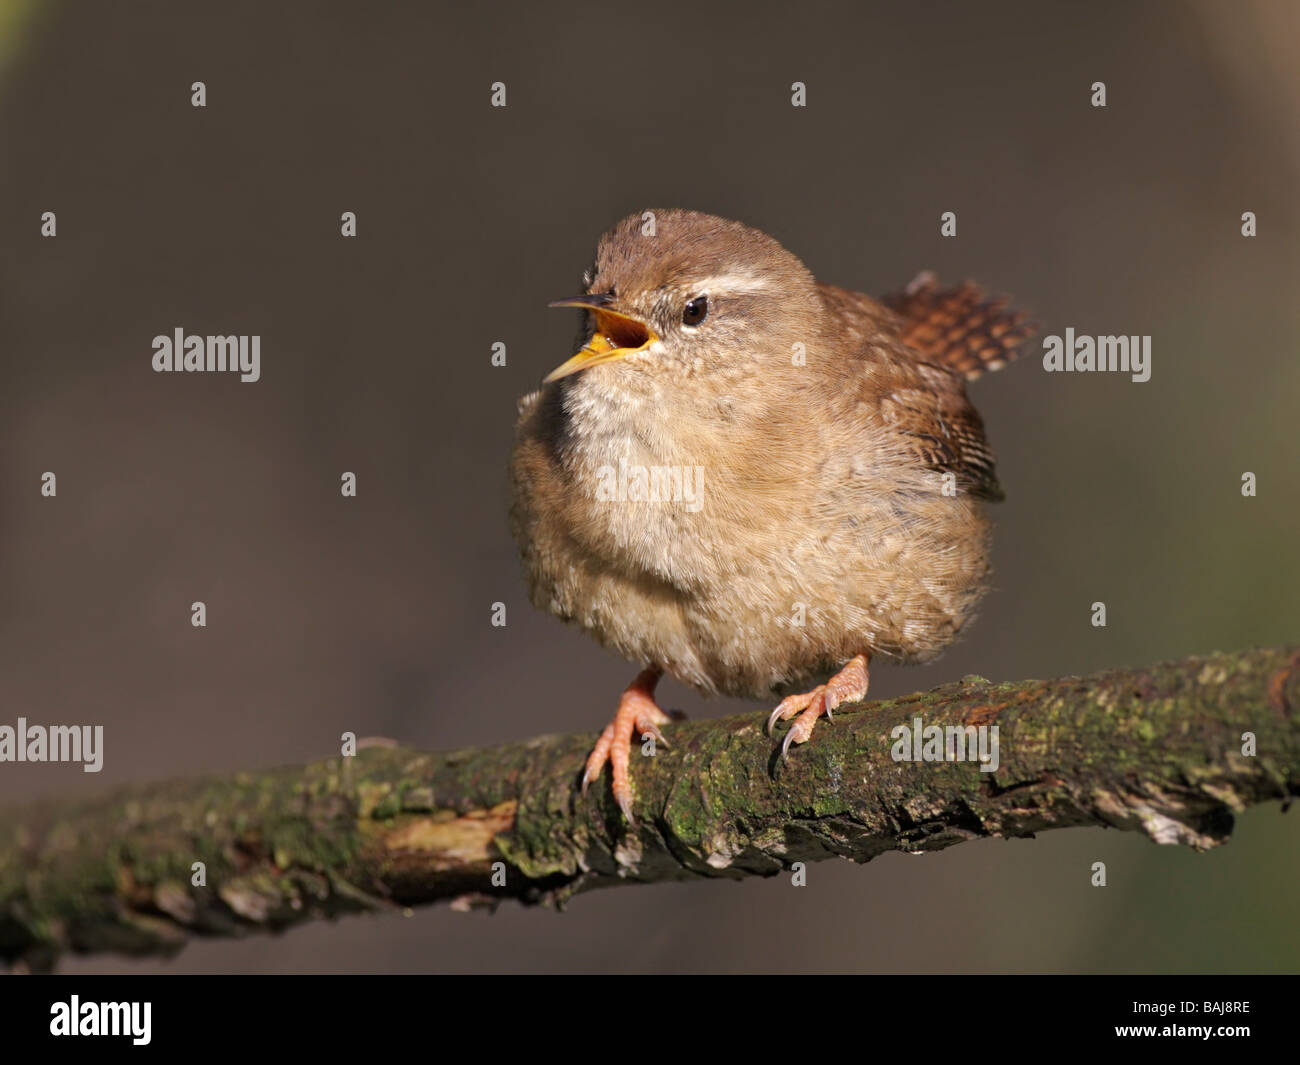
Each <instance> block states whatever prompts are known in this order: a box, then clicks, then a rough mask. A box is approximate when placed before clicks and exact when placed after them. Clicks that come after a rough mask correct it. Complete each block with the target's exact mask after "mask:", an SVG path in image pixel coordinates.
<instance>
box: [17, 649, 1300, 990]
mask: <svg viewBox="0 0 1300 1065" xmlns="http://www.w3.org/2000/svg"><path fill="white" fill-rule="evenodd" d="M1298 710H1300V651H1297V650H1295V649H1292V648H1287V649H1270V650H1253V651H1244V652H1241V653H1238V654H1216V655H1212V656H1210V657H1207V658H1191V659H1187V660H1186V661H1183V662H1178V663H1174V664H1168V665H1160V666H1154V667H1152V668H1149V669H1136V670H1115V671H1112V672H1107V673H1101V674H1097V675H1095V676H1092V677H1087V678H1082V679H1080V678H1074V677H1066V678H1062V679H1060V680H1054V681H1034V680H1030V681H1021V682H1018V683H1011V684H992V683H990V682H988V681H986V680H983V679H981V678H978V677H968V678H966V679H965V680H963V681H962V682H960V683H958V684H950V685H946V686H944V687H942V688H936V689H935V690H933V691H930V692H926V693H918V694H915V695H910V696H907V697H905V698H902V699H894V700H890V701H887V702H874V703H866V704H863V705H862V706H861V707H860V708H850V707H846V708H842V709H841V711H840V712H839V713H837V714H836V717H835V721H834V723H827V722H823V723H822V724H821V725H820V726H819V727H818V729H817V731H816V733H815V734H814V736H813V739H812V740H811V742H809V743H808V744H805V745H803V746H800V747H797V748H795V749H794V750H793V751H792V753H791V758H790V762H789V764H788V765H781V763H780V760H779V757H778V756H777V754H776V751H777V745H776V744H775V743H774V742H773V740H772V739H771V738H769V737H767V736H765V735H764V734H763V731H762V724H763V717H762V715H761V714H759V713H750V714H743V715H739V716H736V717H729V718H724V719H721V720H714V721H699V722H687V723H682V724H678V725H675V726H672V727H671V728H670V730H669V731H668V739H669V741H670V742H671V743H672V747H671V749H669V750H664V749H662V748H661V749H660V750H659V751H658V753H657V754H656V755H655V756H654V757H652V758H651V757H645V758H642V757H636V756H635V755H636V752H635V751H634V759H633V761H634V764H633V768H632V779H633V784H634V788H635V791H636V804H635V812H636V816H637V825H636V827H635V828H632V829H628V828H627V827H626V826H625V825H624V824H623V823H622V819H621V816H620V815H619V813H618V809H617V807H616V806H615V805H614V802H613V799H612V797H611V796H610V791H609V782H608V776H607V775H606V776H604V777H602V778H601V780H600V781H599V782H598V783H597V784H596V785H593V787H592V789H591V794H590V795H589V796H587V797H585V798H584V797H582V796H581V795H580V794H579V792H578V790H577V786H576V785H577V780H578V776H579V773H580V772H581V768H582V764H583V759H584V758H585V756H586V754H587V752H588V750H589V749H590V747H591V745H592V743H593V741H594V736H592V735H577V736H544V737H541V738H539V739H535V740H530V741H527V742H523V743H512V744H506V745H503V746H500V747H494V748H488V749H482V750H461V751H451V752H446V753H442V754H429V753H423V752H419V751H412V750H404V749H399V748H388V749H386V748H383V747H371V748H368V749H365V750H362V751H361V752H359V753H358V754H357V755H356V757H353V758H334V759H330V760H328V761H324V762H317V763H314V764H311V765H307V766H294V767H291V768H284V769H276V770H270V771H257V772H251V773H239V774H235V775H233V776H230V777H221V778H206V779H197V780H186V781H177V782H171V783H162V784H148V785H142V786H136V787H132V788H129V789H126V790H123V791H120V792H118V793H116V794H114V795H111V796H109V797H108V798H105V799H99V800H95V801H76V802H69V801H56V802H51V803H46V804H43V805H41V806H38V807H34V808H28V809H26V810H13V809H10V810H7V811H5V812H4V813H3V814H0V956H3V957H4V958H6V959H7V960H10V961H18V962H19V963H20V964H22V965H24V966H27V967H32V968H46V967H49V966H52V965H53V963H54V962H55V960H56V959H57V957H58V955H59V954H60V953H62V952H64V951H67V950H73V951H78V952H96V951H121V952H126V953H131V954H150V953H171V952H174V951H176V950H178V949H179V948H180V947H181V946H182V945H183V944H184V943H185V942H186V940H187V939H188V937H189V936H190V935H219V936H221V935H239V934H243V933H246V932H250V931H265V930H274V929H280V928H284V927H286V926H288V925H292V924H295V923H297V922H299V921H304V920H309V919H313V918H319V917H329V916H335V915H338V914H342V913H349V912H355V911H360V910H383V909H388V908H392V907H404V906H410V905H415V904H419V903H427V902H433V901H436V900H440V899H443V900H445V899H454V900H457V901H458V903H459V904H461V905H472V904H476V903H487V904H492V903H495V902H496V901H499V900H501V899H504V898H515V899H520V900H522V901H525V902H548V903H562V902H563V901H564V900H565V899H567V898H569V897H570V896H572V895H574V894H576V893H577V892H580V891H586V890H589V889H591V888H595V887H603V886H608V885H612V884H630V883H655V882H659V881H665V880H689V879H696V878H705V877H732V878H739V877H744V876H755V875H757V876H763V875H772V874H775V873H777V872H779V871H781V870H783V869H788V868H789V867H790V866H791V865H792V864H793V863H795V862H813V861H820V860H821V859H823V858H829V857H832V856H835V855H839V856H842V857H845V858H850V859H852V860H853V861H857V862H865V861H869V860H870V859H871V858H873V857H875V856H876V855H877V854H880V853H882V852H883V851H888V850H898V849H902V850H908V851H924V850H937V849H940V848H942V847H947V846H949V845H951V844H953V843H959V842H961V841H963V840H967V839H974V838H978V837H984V836H1028V835H1031V834H1033V833H1035V832H1041V831H1043V830H1045V829H1049V828H1066V827H1070V826H1073V825H1108V826H1111V827H1114V828H1120V829H1127V830H1137V831H1141V832H1145V833H1146V834H1147V835H1148V836H1150V837H1151V838H1152V839H1154V840H1155V841H1157V842H1159V843H1183V844H1187V845H1190V846H1193V847H1196V848H1197V849H1204V848H1207V847H1211V846H1214V845H1215V844H1218V843H1221V842H1223V841H1224V840H1225V839H1226V838H1227V837H1228V834H1229V832H1230V831H1231V829H1232V823H1233V814H1235V813H1237V812H1240V811H1241V810H1244V809H1245V808H1246V807H1247V806H1250V805H1252V804H1255V803H1260V802H1264V801H1267V800H1270V799H1278V798H1283V799H1285V798H1287V797H1288V796H1291V795H1295V794H1300V713H1298V712H1297V711H1298ZM916 718H920V719H921V722H922V725H923V726H929V725H939V726H944V727H946V726H963V727H964V726H976V727H978V726H987V727H988V728H989V729H992V727H993V726H996V728H997V733H996V736H997V741H998V747H997V768H996V771H994V772H982V771H981V769H980V766H979V764H978V763H977V762H974V761H971V760H970V758H972V757H974V755H973V753H970V752H967V754H968V757H967V760H965V761H949V760H944V761H933V760H928V761H927V760H920V761H917V760H911V761H897V760H895V758H894V757H893V754H894V753H898V750H899V749H898V743H899V742H900V739H899V737H900V736H901V734H899V733H893V730H894V729H895V728H896V727H897V726H903V727H904V729H905V731H906V732H907V733H908V735H909V737H910V735H911V733H912V727H913V724H914V721H915V719H916ZM1245 733H1251V734H1253V737H1254V744H1255V751H1256V752H1257V753H1256V754H1254V755H1251V754H1249V753H1245V754H1244V753H1243V743H1246V742H1248V740H1243V734H1245ZM953 735H954V738H955V737H956V732H955V730H954V734H953ZM966 735H968V734H967V733H965V732H963V733H962V738H963V739H964V738H965V737H966ZM969 735H971V736H972V739H973V735H974V734H969ZM993 735H995V734H994V733H992V732H991V731H989V732H986V733H985V738H986V740H987V739H991V737H992V736H993ZM1247 750H1248V748H1247ZM904 753H906V752H904ZM911 753H913V754H915V753H916V752H911ZM931 753H934V751H933V748H932V750H931ZM953 753H954V754H955V753H960V752H959V751H958V750H957V749H955V748H954V752H953ZM988 753H990V754H992V750H991V749H989V751H988ZM195 862H202V863H203V864H204V873H205V879H206V883H205V884H203V885H198V886H196V885H195V884H194V883H193V879H194V876H195V874H194V868H195V867H194V863H195ZM494 874H495V878H494Z"/></svg>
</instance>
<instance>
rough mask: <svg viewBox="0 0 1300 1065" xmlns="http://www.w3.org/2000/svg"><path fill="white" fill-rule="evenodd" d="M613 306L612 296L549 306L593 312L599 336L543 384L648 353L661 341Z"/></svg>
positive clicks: (569, 300)
mask: <svg viewBox="0 0 1300 1065" xmlns="http://www.w3.org/2000/svg"><path fill="white" fill-rule="evenodd" d="M609 302H610V297H609V296H607V295H604V294H598V295H593V296H574V297H573V298H572V299H567V300H556V301H555V302H554V303H550V304H547V306H549V307H581V308H582V309H583V310H587V311H590V312H591V313H592V315H593V316H594V317H595V319H596V332H595V333H594V334H593V335H592V338H591V339H590V340H589V341H587V343H586V345H585V346H584V347H583V348H582V350H581V351H579V352H578V353H577V354H576V355H574V356H573V358H571V359H570V360H569V361H568V362H566V363H564V364H563V365H562V366H557V367H556V368H555V369H554V370H552V371H551V372H550V373H549V374H547V375H546V377H545V378H544V379H543V382H542V383H543V384H550V383H551V382H552V381H558V380H559V379H560V378H561V377H568V376H569V375H570V374H575V373H578V372H579V371H580V370H585V369H587V368H588V367H591V366H599V365H600V364H601V363H602V362H614V361H615V360H616V359H625V358H627V356H629V355H632V354H634V353H635V352H638V351H644V350H645V349H646V348H648V347H649V346H650V345H651V344H653V343H654V342H655V341H656V340H658V339H659V338H658V337H657V336H656V335H655V332H654V330H653V329H651V328H650V327H649V326H648V325H646V324H645V322H643V321H641V320H640V319H639V318H633V317H632V316H631V315H627V314H623V313H622V312H621V311H615V310H611V309H610V307H609Z"/></svg>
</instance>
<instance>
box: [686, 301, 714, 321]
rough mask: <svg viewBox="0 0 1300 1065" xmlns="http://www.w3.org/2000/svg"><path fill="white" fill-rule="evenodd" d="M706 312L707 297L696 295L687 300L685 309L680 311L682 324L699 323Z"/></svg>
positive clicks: (707, 311) (707, 307) (707, 309)
mask: <svg viewBox="0 0 1300 1065" xmlns="http://www.w3.org/2000/svg"><path fill="white" fill-rule="evenodd" d="M708 313H709V297H708V296H696V297H695V298H694V299H693V300H689V301H687V304H686V309H685V310H684V311H682V324H683V325H699V324H700V323H701V322H702V321H704V317H705V315H707V314H708Z"/></svg>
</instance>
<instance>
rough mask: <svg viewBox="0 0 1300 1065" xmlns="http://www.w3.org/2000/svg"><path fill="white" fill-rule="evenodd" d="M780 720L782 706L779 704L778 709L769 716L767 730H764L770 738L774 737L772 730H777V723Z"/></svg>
mask: <svg viewBox="0 0 1300 1065" xmlns="http://www.w3.org/2000/svg"><path fill="white" fill-rule="evenodd" d="M780 719H781V707H780V705H779V704H778V705H777V708H776V709H775V710H773V711H772V712H771V713H770V714H768V715H767V728H766V729H764V731H765V732H766V733H767V734H768V735H769V736H770V735H772V730H773V729H774V728H776V723H777V721H779V720H780Z"/></svg>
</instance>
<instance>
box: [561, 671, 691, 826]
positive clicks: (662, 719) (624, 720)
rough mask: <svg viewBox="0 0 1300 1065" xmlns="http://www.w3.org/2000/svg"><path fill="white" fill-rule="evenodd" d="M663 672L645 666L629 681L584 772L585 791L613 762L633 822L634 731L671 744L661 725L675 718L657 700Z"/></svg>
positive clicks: (619, 797) (622, 805) (618, 792)
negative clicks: (630, 769) (631, 765)
mask: <svg viewBox="0 0 1300 1065" xmlns="http://www.w3.org/2000/svg"><path fill="white" fill-rule="evenodd" d="M661 676H662V673H660V671H659V670H657V669H647V670H643V671H642V672H641V673H640V674H638V676H637V678H636V680H634V681H633V682H632V683H631V684H629V685H628V687H627V689H626V690H625V691H624V692H623V695H622V697H621V698H620V699H619V701H618V712H617V713H616V714H615V715H614V720H613V721H611V722H610V723H609V724H608V725H606V726H605V731H604V732H602V733H601V734H600V739H598V740H597V741H596V746H595V747H593V748H592V749H591V754H590V755H588V756H587V768H586V770H585V771H584V772H583V774H582V792H583V794H584V795H585V794H586V793H587V785H588V784H590V783H591V782H592V781H593V780H595V779H596V778H597V777H598V776H600V771H601V770H602V769H604V768H605V763H606V762H609V764H610V767H611V769H612V770H613V774H614V801H615V802H617V803H618V808H619V809H620V810H622V811H623V816H624V817H626V818H627V823H628V824H629V825H634V824H636V820H635V818H633V817H632V782H631V780H630V779H629V778H628V762H629V761H630V760H631V754H632V733H633V732H636V733H637V734H638V735H640V736H653V737H654V738H655V742H656V743H660V744H663V746H665V747H667V746H668V741H667V740H666V739H664V734H663V733H662V732H660V731H659V726H660V725H666V724H668V722H670V721H672V720H673V718H672V717H671V715H669V714H667V713H665V712H664V711H663V710H660V709H659V704H658V703H656V702H655V685H656V684H658V683H659V678H660V677H661Z"/></svg>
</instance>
